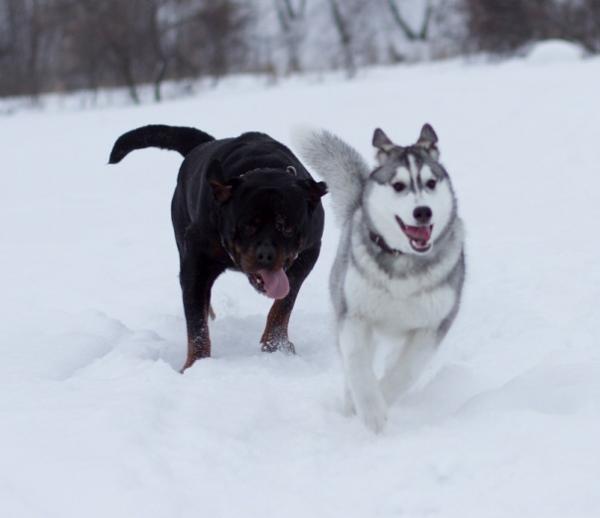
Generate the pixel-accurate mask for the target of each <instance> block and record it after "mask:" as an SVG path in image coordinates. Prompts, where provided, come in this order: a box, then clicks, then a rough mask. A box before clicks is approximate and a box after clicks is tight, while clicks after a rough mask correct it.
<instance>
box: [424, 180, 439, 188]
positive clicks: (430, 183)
mask: <svg viewBox="0 0 600 518" xmlns="http://www.w3.org/2000/svg"><path fill="white" fill-rule="evenodd" d="M425 185H426V186H427V188H428V189H431V190H432V191H433V190H434V189H435V186H436V185H437V182H436V181H435V180H427V182H425Z"/></svg>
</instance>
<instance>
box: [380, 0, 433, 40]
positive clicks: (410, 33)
mask: <svg viewBox="0 0 600 518" xmlns="http://www.w3.org/2000/svg"><path fill="white" fill-rule="evenodd" d="M387 4H388V7H389V9H390V12H391V14H392V19H393V20H394V23H395V24H396V26H397V27H398V28H399V29H400V31H401V32H402V34H403V35H404V37H405V38H406V39H407V40H408V41H425V40H427V38H428V35H429V25H430V23H431V19H432V15H433V10H434V6H433V2H432V0H423V4H424V11H423V18H422V20H421V25H420V27H418V28H417V29H414V28H413V27H412V26H411V25H410V23H409V22H408V21H407V20H406V18H405V17H404V15H403V14H402V10H401V9H400V5H399V4H398V1H397V0H387Z"/></svg>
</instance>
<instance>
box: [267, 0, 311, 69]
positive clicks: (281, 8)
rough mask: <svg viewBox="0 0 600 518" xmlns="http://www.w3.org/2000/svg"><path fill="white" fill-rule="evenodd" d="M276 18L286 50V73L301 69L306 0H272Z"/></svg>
mask: <svg viewBox="0 0 600 518" xmlns="http://www.w3.org/2000/svg"><path fill="white" fill-rule="evenodd" d="M274 2H275V10H276V12H277V18H278V20H279V25H280V28H281V34H282V38H283V42H284V45H285V47H286V50H287V57H288V62H287V70H286V72H287V73H292V72H299V71H300V70H301V69H302V61H301V58H300V49H301V46H302V40H303V38H304V32H305V17H306V0H274Z"/></svg>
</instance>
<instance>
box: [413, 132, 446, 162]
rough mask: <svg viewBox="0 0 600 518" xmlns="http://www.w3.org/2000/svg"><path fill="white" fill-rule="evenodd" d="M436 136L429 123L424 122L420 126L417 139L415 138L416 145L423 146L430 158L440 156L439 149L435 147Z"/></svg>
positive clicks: (435, 158)
mask: <svg viewBox="0 0 600 518" xmlns="http://www.w3.org/2000/svg"><path fill="white" fill-rule="evenodd" d="M437 142H438V137H437V135H436V133H435V131H434V129H433V128H432V127H431V124H427V123H426V124H424V125H423V127H422V128H421V134H420V135H419V140H417V146H419V147H420V148H423V149H424V150H425V151H427V153H428V154H429V156H431V158H433V159H434V160H437V159H438V158H439V157H440V150H439V149H438V147H437Z"/></svg>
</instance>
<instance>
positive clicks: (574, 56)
mask: <svg viewBox="0 0 600 518" xmlns="http://www.w3.org/2000/svg"><path fill="white" fill-rule="evenodd" d="M584 55H585V50H584V49H583V48H582V47H581V45H578V44H577V43H572V42H570V41H564V40H545V41H541V42H538V43H535V44H533V45H532V46H531V48H530V49H529V51H528V53H527V58H526V59H527V61H528V63H530V64H538V65H547V64H554V63H563V62H569V61H578V60H580V59H581V58H582V57H583V56H584Z"/></svg>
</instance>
